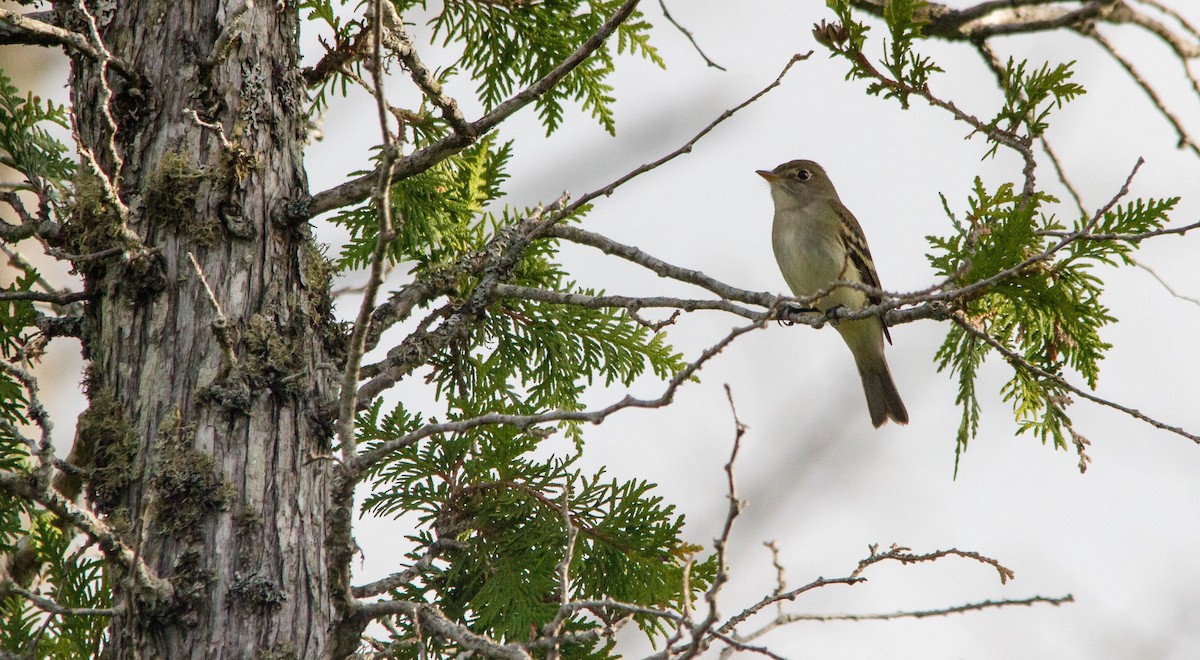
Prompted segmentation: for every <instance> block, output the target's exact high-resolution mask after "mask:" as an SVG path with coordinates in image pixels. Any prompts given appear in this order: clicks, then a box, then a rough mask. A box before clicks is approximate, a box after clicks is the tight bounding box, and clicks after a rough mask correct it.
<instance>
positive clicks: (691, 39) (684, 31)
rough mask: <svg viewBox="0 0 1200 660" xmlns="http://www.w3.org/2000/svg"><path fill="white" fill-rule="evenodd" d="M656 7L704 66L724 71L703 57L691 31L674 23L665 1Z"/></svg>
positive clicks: (702, 52) (660, 0) (662, 0)
mask: <svg viewBox="0 0 1200 660" xmlns="http://www.w3.org/2000/svg"><path fill="white" fill-rule="evenodd" d="M658 6H659V7H661V8H662V13H663V18H665V19H667V20H668V21H670V22H671V25H674V26H675V29H676V30H679V31H680V32H681V33H682V34H683V36H684V37H686V38H687V40H688V42H689V43H691V44H692V48H693V49H695V51H696V54H697V55H699V56H700V58H701V59H703V60H704V63H705V64H707V65H708V66H710V67H712V68H714V69H720V70H721V71H724V70H725V67H723V66H721V65H720V64H717V63H716V62H714V61H712V60H710V59H708V55H705V54H704V51H703V50H700V44H698V43H696V37H695V36H694V35H693V34H692V31H691V30H689V29H687V28H685V27H683V26H682V25H680V24H679V21H676V20H675V17H674V16H672V15H671V12H669V11H667V3H666V0H658Z"/></svg>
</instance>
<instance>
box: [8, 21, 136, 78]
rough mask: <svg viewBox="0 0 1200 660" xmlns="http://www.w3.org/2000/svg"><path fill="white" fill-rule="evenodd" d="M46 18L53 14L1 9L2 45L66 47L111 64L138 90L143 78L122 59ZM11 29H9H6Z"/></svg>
mask: <svg viewBox="0 0 1200 660" xmlns="http://www.w3.org/2000/svg"><path fill="white" fill-rule="evenodd" d="M44 18H50V12H37V13H30V14H21V13H19V12H15V11H13V10H11V9H0V44H26V45H31V46H62V47H63V48H66V49H67V50H68V51H72V52H76V53H80V54H82V55H86V56H88V57H90V58H91V59H93V60H96V61H97V62H108V64H109V66H111V67H112V68H113V69H114V70H116V71H117V72H118V73H120V74H121V75H123V76H125V78H127V79H128V80H129V81H131V82H133V83H134V84H135V85H137V86H139V87H140V86H142V84H143V82H144V81H143V78H142V76H141V74H140V73H138V72H137V71H136V70H135V69H134V68H133V66H132V65H130V64H129V63H128V62H126V61H125V60H122V59H120V58H118V57H113V56H112V55H111V54H109V53H105V52H103V51H102V50H101V49H99V48H96V47H95V46H93V45H92V44H91V43H90V42H89V41H88V38H87V37H85V36H84V35H82V34H79V33H78V32H72V31H70V30H65V29H63V28H61V27H58V26H57V25H53V24H51V23H49V22H47V21H45V20H42V19H44ZM5 25H7V26H8V27H9V29H3V28H2V26H5Z"/></svg>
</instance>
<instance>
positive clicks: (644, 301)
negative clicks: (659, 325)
mask: <svg viewBox="0 0 1200 660" xmlns="http://www.w3.org/2000/svg"><path fill="white" fill-rule="evenodd" d="M496 296H497V297H499V298H520V299H522V300H536V301H540V302H546V303H552V304H556V305H573V306H575V307H584V308H587V309H600V308H604V307H619V308H624V309H627V310H629V311H630V312H631V313H636V312H638V311H640V310H642V309H646V308H652V307H667V308H675V309H680V310H683V311H685V312H694V311H697V310H701V309H707V310H720V311H724V312H729V313H730V314H736V315H737V316H741V317H744V318H747V319H751V320H759V319H761V318H762V317H763V313H762V312H759V311H755V310H751V309H747V308H745V307H742V306H741V305H735V304H733V303H731V302H729V301H727V300H694V299H687V298H670V297H663V296H651V297H645V298H637V297H631V296H591V295H587V294H583V293H566V292H562V291H549V290H546V289H535V288H533V287H527V286H516V285H513V284H498V285H496Z"/></svg>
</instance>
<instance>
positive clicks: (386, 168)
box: [338, 0, 404, 463]
mask: <svg viewBox="0 0 1200 660" xmlns="http://www.w3.org/2000/svg"><path fill="white" fill-rule="evenodd" d="M383 4H384V2H383V0H375V1H374V3H373V4H372V8H373V11H374V19H373V20H374V30H373V37H372V38H373V40H374V47H375V49H374V52H373V56H374V57H373V60H372V66H370V67H368V68H369V69H370V71H371V79H372V82H373V83H374V85H375V93H374V95H375V107H376V111H377V113H378V115H379V130H380V132H381V134H382V139H383V142H382V143H383V144H385V145H388V146H389V147H390V146H393V138H392V134H391V131H390V130H389V129H388V119H387V117H388V113H387V103H386V101H385V100H384V99H385V98H386V97H385V96H384V89H383V77H384V76H383V55H382V47H381V45H382V41H383ZM387 4H388V5H389V6H390V4H391V3H387ZM381 161H382V162H381V163H380V165H379V169H378V170H377V171H376V174H375V175H376V181H375V194H374V199H375V208H376V210H377V213H378V216H379V231H378V233H377V234H376V237H375V250H374V252H373V253H372V255H371V271H370V275H369V276H368V278H367V283H366V287H365V290H364V291H363V295H362V302H361V303H360V304H359V307H358V317H357V318H355V320H354V331H353V332H352V333H351V335H350V343H349V348H348V350H347V356H346V368H345V370H344V372H343V373H342V383H341V394H340V396H339V406H338V408H339V409H338V443H339V444H340V445H341V448H342V460H343V461H344V462H346V463H349V462H351V461H352V460H354V459H355V457H356V456H357V454H358V443H357V440H356V438H355V437H354V411H355V410H356V409H357V407H358V377H359V366H361V365H362V358H363V354H364V353H365V352H366V338H367V329H368V325H369V324H370V321H371V312H372V311H373V310H374V309H375V298H376V296H377V295H378V293H379V288H380V287H381V286H383V277H384V271H385V268H386V263H387V259H388V245H389V244H390V243H391V241H392V240H393V239H395V237H396V234H397V231H396V230H395V229H393V227H392V203H391V188H392V177H393V172H394V168H393V165H394V163H395V151H394V150H393V149H390V148H389V149H384V150H383V154H382V155H381ZM403 222H404V219H403V218H400V223H401V224H403Z"/></svg>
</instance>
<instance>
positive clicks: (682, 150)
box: [562, 51, 812, 216]
mask: <svg viewBox="0 0 1200 660" xmlns="http://www.w3.org/2000/svg"><path fill="white" fill-rule="evenodd" d="M811 56H812V51H809V52H807V53H803V54H800V53H797V54H795V55H792V57H791V59H789V60H788V61H787V64H785V65H784V67H783V70H782V71H780V72H779V75H778V76H776V77H775V80H773V81H772V82H771V83H770V84H769V85H767V86H766V87H764V88H762V89H760V90H759V91H758V92H756V93H755V94H754V95H753V96H751V97H750V98H748V99H746V100H745V101H742V102H741V103H739V104H737V105H736V106H734V107H732V108H730V109H728V110H726V111H725V112H722V113H721V114H720V115H719V116H718V117H717V118H716V119H714V120H712V122H710V123H709V124H708V125H707V126H705V127H704V128H702V129H700V132H699V133H696V134H695V135H693V136H692V139H690V140H688V141H687V142H686V143H684V145H683V146H681V147H679V148H678V149H676V150H675V151H672V152H671V153H669V154H667V155H665V156H663V157H662V158H659V159H658V160H655V161H652V162H649V163H646V164H644V165H642V166H641V167H638V168H637V169H634V170H632V171H630V172H629V173H627V174H625V175H623V176H621V177H620V178H618V179H616V180H615V181H613V182H612V183H609V184H608V185H606V186H603V187H601V188H598V189H596V190H594V191H592V192H589V193H587V194H586V195H583V196H582V197H580V198H578V199H576V200H575V201H574V202H572V203H571V205H570V206H568V207H567V208H565V209H563V212H562V214H563V215H564V216H566V215H570V214H572V213H574V212H575V211H577V210H579V209H580V208H581V207H582V206H583V205H584V204H588V203H590V202H591V201H592V200H594V199H596V198H598V197H601V196H604V197H607V196H609V195H611V194H613V192H614V191H616V189H617V188H620V187H621V186H622V185H624V184H626V183H628V182H629V181H631V180H633V179H635V178H637V177H639V176H641V175H643V174H645V173H647V172H649V171H651V170H654V169H656V168H658V167H659V166H661V165H664V164H666V163H668V162H670V161H672V160H674V159H675V158H676V157H678V156H681V155H683V154H687V153H691V152H692V147H694V146H695V145H696V143H697V142H699V141H700V140H701V139H702V138H704V136H706V135H708V134H709V133H711V132H712V130H713V129H714V128H716V127H717V126H719V125H720V124H722V123H723V122H724V121H725V120H727V119H729V118H730V117H732V116H734V115H735V114H737V113H738V112H739V111H740V110H742V109H744V108H746V107H747V106H749V105H750V104H752V103H754V102H755V101H757V100H759V99H760V98H762V97H763V96H766V95H767V94H768V93H769V92H770V91H771V90H773V89H775V88H776V87H778V86H779V85H781V84H782V83H783V78H784V76H786V75H787V74H788V71H791V70H792V67H793V66H795V64H796V63H797V62H803V61H804V60H807V59H808V58H809V57H811Z"/></svg>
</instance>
